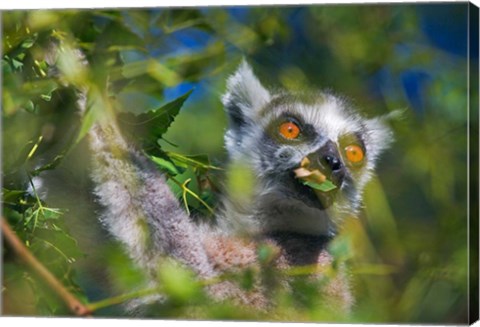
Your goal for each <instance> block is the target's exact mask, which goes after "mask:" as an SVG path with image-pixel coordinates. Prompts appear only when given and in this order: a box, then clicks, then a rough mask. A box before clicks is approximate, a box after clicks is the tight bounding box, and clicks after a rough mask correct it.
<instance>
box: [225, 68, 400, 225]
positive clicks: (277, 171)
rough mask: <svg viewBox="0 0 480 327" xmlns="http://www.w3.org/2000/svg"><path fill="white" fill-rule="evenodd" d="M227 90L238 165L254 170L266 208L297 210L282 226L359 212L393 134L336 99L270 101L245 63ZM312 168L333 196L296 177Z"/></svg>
mask: <svg viewBox="0 0 480 327" xmlns="http://www.w3.org/2000/svg"><path fill="white" fill-rule="evenodd" d="M227 87H228V92H227V94H226V95H225V96H224V98H223V102H224V105H225V107H226V110H227V113H228V115H229V118H230V125H229V129H228V131H227V134H226V137H225V140H226V146H227V150H228V151H229V154H230V157H231V159H232V160H243V161H246V162H248V164H249V165H251V166H252V167H253V169H254V171H255V173H256V176H257V177H258V180H259V188H260V189H261V191H260V192H259V194H261V195H262V196H263V200H264V202H265V203H269V204H271V205H272V206H277V207H278V205H281V206H284V209H285V210H287V211H289V208H295V212H293V210H290V212H289V213H288V217H290V218H288V217H280V218H278V220H282V219H293V218H291V217H292V215H307V216H316V217H318V219H326V217H327V219H328V220H333V222H334V223H335V221H338V220H341V218H342V216H345V215H348V214H354V213H355V212H356V211H357V209H358V207H359V205H360V201H361V192H362V189H363V187H364V185H365V183H366V182H367V181H368V180H369V178H370V175H371V172H372V170H373V169H374V166H375V161H376V158H377V157H378V155H379V153H380V152H381V151H382V150H383V149H384V148H386V147H387V146H388V144H389V143H390V139H391V132H390V131H389V129H388V128H387V127H386V126H385V125H384V124H383V123H382V121H381V120H380V119H365V118H363V117H361V116H360V115H359V114H358V113H356V112H355V111H354V110H353V109H352V108H351V107H350V106H349V105H348V103H347V102H346V101H345V100H343V99H341V98H338V97H336V96H334V95H332V94H329V93H322V92H318V93H304V94H290V93H286V92H280V93H277V94H271V93H270V92H269V91H267V90H266V89H265V88H264V87H263V86H262V85H261V84H260V82H259V81H258V80H257V78H256V77H255V76H254V75H253V72H252V70H251V68H250V67H249V66H248V65H247V64H246V63H245V62H243V63H242V64H241V66H240V68H239V69H238V70H237V72H236V73H235V74H234V75H233V76H232V77H230V79H229V80H228V85H227ZM305 162H308V166H309V167H308V168H309V169H310V170H314V171H317V172H318V174H319V175H321V176H323V177H322V178H325V179H327V180H328V181H330V182H331V184H332V185H333V187H332V189H331V190H329V191H318V190H316V189H314V188H312V187H311V186H307V185H305V183H304V180H302V179H301V178H298V175H296V174H295V172H296V170H297V169H298V168H299V167H301V166H302V165H304V164H305ZM259 201H260V200H259ZM259 206H261V207H262V208H263V209H265V208H264V203H259ZM302 206H303V207H304V208H302ZM327 213H328V214H327ZM307 219H310V218H307ZM311 219H314V220H315V219H317V218H315V217H311ZM275 224H279V223H278V222H275ZM292 224H293V223H290V222H289V223H287V224H286V225H285V226H286V227H285V228H289V229H290V228H291V225H292ZM280 225H282V226H283V225H284V224H283V223H280ZM301 225H304V224H301ZM307 225H309V226H304V227H305V228H313V226H310V224H307ZM282 228H283V227H282ZM313 229H314V230H315V228H313Z"/></svg>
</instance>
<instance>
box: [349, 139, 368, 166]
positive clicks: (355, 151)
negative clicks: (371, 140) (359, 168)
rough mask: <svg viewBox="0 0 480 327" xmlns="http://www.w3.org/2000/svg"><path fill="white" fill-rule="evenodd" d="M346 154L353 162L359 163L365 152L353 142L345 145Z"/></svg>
mask: <svg viewBox="0 0 480 327" xmlns="http://www.w3.org/2000/svg"><path fill="white" fill-rule="evenodd" d="M345 156H346V157H347V160H348V161H350V162H351V163H353V164H358V163H360V162H362V160H363V157H364V156H365V154H364V153H363V149H362V148H361V147H360V146H358V145H355V144H351V145H348V146H346V147H345Z"/></svg>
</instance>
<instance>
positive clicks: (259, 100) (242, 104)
mask: <svg viewBox="0 0 480 327" xmlns="http://www.w3.org/2000/svg"><path fill="white" fill-rule="evenodd" d="M269 101H270V93H269V92H268V91H267V90H266V89H265V88H264V87H263V86H262V84H261V83H260V82H259V81H258V79H257V77H256V76H255V75H254V73H253V71H252V68H251V67H250V65H249V64H248V63H247V62H246V61H245V59H243V61H242V63H241V64H240V66H239V67H238V69H237V71H236V72H235V73H234V74H233V75H232V76H230V77H229V78H228V80H227V92H226V93H225V95H224V96H223V98H222V102H223V105H224V106H225V110H226V111H227V114H228V117H229V122H230V128H231V129H234V130H238V129H240V128H241V127H242V126H243V125H245V124H249V123H253V122H255V121H256V114H257V112H258V111H259V110H260V109H261V108H262V107H263V106H264V105H266V104H267V103H268V102H269Z"/></svg>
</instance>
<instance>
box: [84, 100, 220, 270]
mask: <svg viewBox="0 0 480 327" xmlns="http://www.w3.org/2000/svg"><path fill="white" fill-rule="evenodd" d="M79 103H80V105H82V101H80V102H79ZM85 103H86V101H83V105H84V104H85ZM88 138H89V144H90V149H91V153H92V157H93V160H92V161H93V162H92V172H91V175H92V179H93V181H94V183H95V185H96V187H95V194H96V195H97V196H98V199H99V202H100V203H101V204H102V205H103V206H104V208H105V211H104V213H103V215H102V218H101V220H102V222H103V223H104V224H105V226H106V227H107V228H108V230H109V231H110V232H111V234H113V235H114V236H115V238H117V239H118V240H119V241H121V242H122V243H123V244H124V246H125V247H126V248H127V250H128V252H129V255H130V257H131V258H132V259H133V260H134V261H135V262H136V263H137V264H138V265H139V266H141V267H144V268H146V269H147V271H149V272H151V273H154V271H155V269H156V268H157V266H158V264H159V260H160V258H161V257H162V256H164V255H168V256H170V257H173V258H175V259H177V260H178V261H180V262H182V263H184V264H186V265H188V266H189V267H191V268H192V269H193V270H194V271H195V272H196V273H197V274H198V276H199V277H200V278H208V277H211V276H213V275H214V271H213V269H212V267H211V264H210V263H209V262H208V258H207V255H206V252H205V249H204V247H203V241H202V237H203V235H202V234H201V233H200V232H199V230H198V228H195V226H194V224H193V223H192V222H191V220H190V217H189V216H188V215H187V214H186V213H185V211H184V210H183V209H182V208H181V207H180V204H179V202H178V200H177V199H176V197H175V196H174V194H173V193H172V191H171V190H170V189H169V186H168V185H167V184H166V180H165V176H163V175H162V174H161V173H160V172H159V171H158V169H156V167H155V166H154V165H153V164H152V162H150V161H149V160H148V158H146V157H145V156H144V155H143V154H142V153H141V152H140V151H139V150H137V149H136V148H135V147H133V146H132V145H130V144H128V143H127V141H126V140H125V139H124V138H123V136H122V135H121V133H120V131H119V129H118V126H117V125H116V124H115V123H112V122H111V120H110V121H109V122H108V123H105V120H104V121H103V122H97V123H96V124H95V125H94V126H93V127H92V128H91V130H90V132H89V135H88Z"/></svg>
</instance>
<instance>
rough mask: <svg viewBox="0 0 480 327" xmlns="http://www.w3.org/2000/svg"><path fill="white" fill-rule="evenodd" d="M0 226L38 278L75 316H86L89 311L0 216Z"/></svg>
mask: <svg viewBox="0 0 480 327" xmlns="http://www.w3.org/2000/svg"><path fill="white" fill-rule="evenodd" d="M1 227H2V232H3V235H4V236H5V241H6V242H7V243H8V244H9V245H10V246H11V248H12V249H13V250H14V251H15V253H16V254H17V255H18V256H19V257H20V258H21V259H22V260H23V261H24V262H25V264H27V265H28V266H29V267H30V268H31V269H32V270H33V271H35V272H36V273H37V274H38V275H39V276H40V278H42V279H43V280H44V281H45V282H46V283H47V284H48V285H49V286H50V287H51V288H52V290H53V291H54V292H55V293H56V294H57V295H58V296H59V297H60V298H61V299H62V300H63V301H64V302H65V304H66V305H67V306H68V308H69V309H70V311H71V312H72V313H74V314H75V315H77V316H86V315H89V314H90V313H91V311H90V310H89V309H88V308H87V307H86V306H85V305H84V304H83V303H81V302H80V301H79V300H78V299H77V298H76V297H75V296H73V295H72V294H71V293H70V292H69V291H68V290H67V289H66V288H65V286H64V285H63V284H62V283H60V282H59V281H58V279H57V278H55V276H54V275H52V273H51V272H50V271H49V270H48V269H47V268H45V266H43V265H42V264H41V263H40V262H39V261H38V260H37V258H35V257H34V256H33V255H32V254H31V253H30V251H29V250H28V249H27V247H26V246H25V245H24V244H23V242H22V241H21V240H20V239H19V238H18V236H17V235H16V234H15V232H14V231H13V230H12V229H11V228H10V226H9V225H8V223H7V221H6V220H5V218H3V217H2V221H1Z"/></svg>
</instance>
